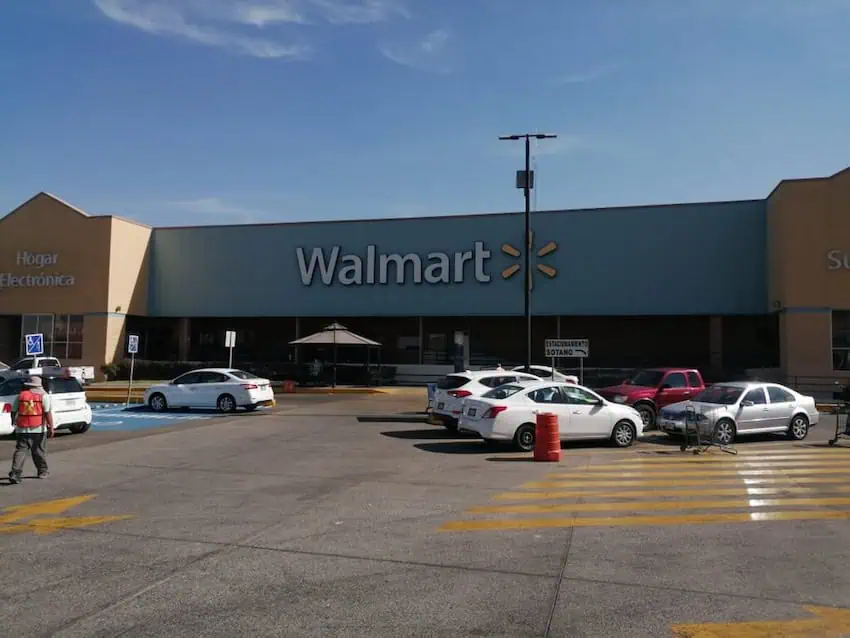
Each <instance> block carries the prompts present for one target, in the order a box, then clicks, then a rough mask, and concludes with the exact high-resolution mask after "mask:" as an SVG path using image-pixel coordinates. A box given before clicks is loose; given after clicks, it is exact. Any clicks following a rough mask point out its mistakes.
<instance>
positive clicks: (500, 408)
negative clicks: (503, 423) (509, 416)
mask: <svg viewBox="0 0 850 638" xmlns="http://www.w3.org/2000/svg"><path fill="white" fill-rule="evenodd" d="M507 409H508V406H506V405H494V406H493V407H492V408H490V409H489V410H487V412H485V413H484V418H485V419H495V418H496V415H497V414H499V413H501V412H504V411H505V410H507Z"/></svg>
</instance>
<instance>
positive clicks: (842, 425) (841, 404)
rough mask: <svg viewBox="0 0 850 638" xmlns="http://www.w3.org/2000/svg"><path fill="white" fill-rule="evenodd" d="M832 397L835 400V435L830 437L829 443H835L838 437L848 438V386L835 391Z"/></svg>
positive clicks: (849, 404) (849, 437) (849, 407)
mask: <svg viewBox="0 0 850 638" xmlns="http://www.w3.org/2000/svg"><path fill="white" fill-rule="evenodd" d="M833 398H834V399H835V401H836V408H835V436H834V437H833V438H832V439H830V441H829V444H830V445H835V444H836V443H838V441H839V439H850V418H848V415H850V386H847V387H845V388H844V389H843V390H840V391H839V392H835V393H834V394H833ZM842 417H843V418H842Z"/></svg>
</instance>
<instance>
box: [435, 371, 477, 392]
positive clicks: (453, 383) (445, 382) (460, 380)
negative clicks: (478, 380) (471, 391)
mask: <svg viewBox="0 0 850 638" xmlns="http://www.w3.org/2000/svg"><path fill="white" fill-rule="evenodd" d="M467 383H469V378H468V377H463V376H461V375H459V374H450V375H447V376H445V377H443V378H442V379H440V380H439V381H437V387H438V388H439V389H440V390H456V389H457V388H460V387H462V386H465V385H466V384H467Z"/></svg>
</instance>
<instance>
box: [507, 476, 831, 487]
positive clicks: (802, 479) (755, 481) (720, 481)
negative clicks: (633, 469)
mask: <svg viewBox="0 0 850 638" xmlns="http://www.w3.org/2000/svg"><path fill="white" fill-rule="evenodd" d="M842 480H843V479H842V478H841V477H838V476H834V477H816V476H812V477H808V476H795V477H791V476H783V477H779V478H747V477H745V476H742V477H738V478H706V479H680V478H679V477H669V478H665V479H626V480H617V479H608V480H604V481H581V480H577V481H531V482H529V483H525V484H523V485H522V487H524V488H526V489H551V488H561V487H569V488H580V487H609V488H618V487H629V486H634V487H638V486H647V487H649V486H651V485H660V486H669V485H682V486H696V485H711V484H713V485H734V484H738V483H743V484H744V485H770V484H774V483H838V482H840V481H842Z"/></svg>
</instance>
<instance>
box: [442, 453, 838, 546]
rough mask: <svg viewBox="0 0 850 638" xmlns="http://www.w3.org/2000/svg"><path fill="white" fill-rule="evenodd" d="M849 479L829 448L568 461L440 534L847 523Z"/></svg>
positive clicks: (466, 514) (494, 499) (447, 525)
mask: <svg viewBox="0 0 850 638" xmlns="http://www.w3.org/2000/svg"><path fill="white" fill-rule="evenodd" d="M593 463H596V464H593ZM553 469H554V468H553ZM848 479H850V454H848V453H847V452H846V451H845V450H834V449H831V448H812V447H796V448H788V447H786V446H781V447H772V448H762V449H750V448H748V449H746V450H745V451H742V453H739V454H738V455H737V456H732V455H727V454H720V453H708V454H703V455H700V456H694V455H689V454H675V453H671V454H669V455H665V456H664V457H662V456H660V455H659V456H650V455H640V454H637V455H630V456H624V457H620V458H612V457H610V456H607V457H605V458H599V457H598V456H597V457H596V458H590V459H580V460H573V461H572V463H570V461H569V459H568V460H567V464H565V465H564V466H561V467H560V468H558V470H557V471H554V472H551V473H549V474H546V475H545V476H544V477H543V479H539V480H533V481H529V482H526V483H524V484H522V485H520V486H519V487H518V488H515V489H514V490H512V491H508V492H502V493H499V494H496V495H494V496H493V497H492V501H491V503H490V504H488V505H484V504H481V505H477V506H474V507H470V508H469V509H467V510H466V511H465V512H464V518H465V520H456V521H449V522H446V523H445V524H443V525H442V526H441V527H440V528H439V529H440V531H447V532H464V531H470V532H471V531H488V530H489V531H508V530H526V529H529V530H530V529H546V528H566V527H630V526H669V525H708V524H724V523H752V522H769V521H795V520H850V480H848ZM712 510H714V511H713V512H712ZM718 510H720V511H718ZM723 510H726V511H723ZM467 517H468V518H467Z"/></svg>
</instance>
